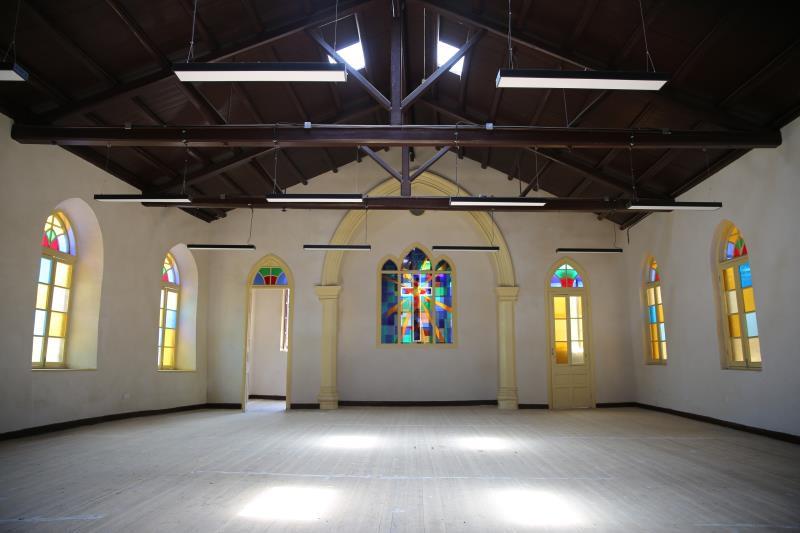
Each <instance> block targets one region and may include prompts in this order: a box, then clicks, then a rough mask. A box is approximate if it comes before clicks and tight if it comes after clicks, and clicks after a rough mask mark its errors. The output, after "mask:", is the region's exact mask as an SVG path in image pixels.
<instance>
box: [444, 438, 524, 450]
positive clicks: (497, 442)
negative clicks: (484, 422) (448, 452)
mask: <svg viewBox="0 0 800 533" xmlns="http://www.w3.org/2000/svg"><path fill="white" fill-rule="evenodd" d="M456 445H457V446H458V447H459V448H463V449H465V450H486V451H496V450H507V449H508V448H510V447H511V444H510V443H509V441H508V439H503V438H500V437H461V438H458V439H456Z"/></svg>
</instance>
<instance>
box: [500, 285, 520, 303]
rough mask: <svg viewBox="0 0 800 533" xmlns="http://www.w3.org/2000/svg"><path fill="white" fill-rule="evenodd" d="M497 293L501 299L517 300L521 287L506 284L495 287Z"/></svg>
mask: <svg viewBox="0 0 800 533" xmlns="http://www.w3.org/2000/svg"><path fill="white" fill-rule="evenodd" d="M494 291H495V293H496V294H497V299H498V300H499V301H501V302H502V301H507V302H516V301H517V297H518V296H519V287H511V286H508V285H504V286H502V287H495V289H494Z"/></svg>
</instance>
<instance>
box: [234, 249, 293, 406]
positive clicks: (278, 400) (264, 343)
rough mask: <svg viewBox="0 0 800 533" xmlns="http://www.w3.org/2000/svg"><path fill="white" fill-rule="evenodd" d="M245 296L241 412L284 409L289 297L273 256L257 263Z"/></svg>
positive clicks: (285, 276)
mask: <svg viewBox="0 0 800 533" xmlns="http://www.w3.org/2000/svg"><path fill="white" fill-rule="evenodd" d="M247 292H248V295H247V297H248V306H247V307H248V314H247V315H248V316H247V336H246V347H245V358H244V376H243V383H242V390H243V392H242V408H243V410H275V409H276V408H280V409H284V408H285V409H288V408H289V406H290V405H291V401H290V396H291V394H290V386H291V381H290V375H291V348H292V346H291V327H292V310H293V306H292V297H293V294H292V283H291V275H290V273H289V271H288V269H287V268H286V265H285V264H284V263H283V262H282V261H280V260H279V259H278V258H276V257H274V256H267V257H265V258H263V259H261V260H260V261H259V262H258V263H257V266H256V268H254V269H253V271H252V272H251V274H250V278H249V287H248V291H247Z"/></svg>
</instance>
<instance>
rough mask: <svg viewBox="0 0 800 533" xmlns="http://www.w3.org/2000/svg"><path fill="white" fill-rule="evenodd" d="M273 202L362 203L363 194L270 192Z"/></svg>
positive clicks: (268, 199) (268, 196) (268, 198)
mask: <svg viewBox="0 0 800 533" xmlns="http://www.w3.org/2000/svg"><path fill="white" fill-rule="evenodd" d="M267 202H269V203H271V204H361V203H364V195H363V194H276V193H273V194H268V195H267Z"/></svg>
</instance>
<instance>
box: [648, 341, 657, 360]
mask: <svg viewBox="0 0 800 533" xmlns="http://www.w3.org/2000/svg"><path fill="white" fill-rule="evenodd" d="M650 357H651V358H652V359H653V360H655V361H657V360H658V343H657V342H651V343H650Z"/></svg>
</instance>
